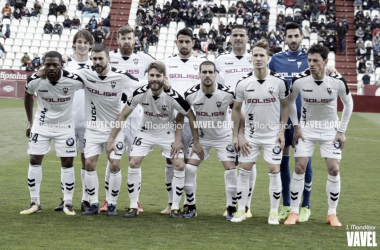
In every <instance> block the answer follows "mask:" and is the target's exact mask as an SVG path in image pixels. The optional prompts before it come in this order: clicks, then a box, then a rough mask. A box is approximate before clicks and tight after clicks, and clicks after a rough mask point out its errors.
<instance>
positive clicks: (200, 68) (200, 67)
mask: <svg viewBox="0 0 380 250" xmlns="http://www.w3.org/2000/svg"><path fill="white" fill-rule="evenodd" d="M207 65H208V66H213V67H214V72H216V67H215V64H214V63H213V62H211V61H204V62H202V63H201V65H199V72H201V71H202V66H207Z"/></svg>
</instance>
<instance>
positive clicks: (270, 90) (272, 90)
mask: <svg viewBox="0 0 380 250" xmlns="http://www.w3.org/2000/svg"><path fill="white" fill-rule="evenodd" d="M273 92H274V88H273V87H269V93H271V94H272V95H273Z"/></svg>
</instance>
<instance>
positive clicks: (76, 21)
mask: <svg viewBox="0 0 380 250" xmlns="http://www.w3.org/2000/svg"><path fill="white" fill-rule="evenodd" d="M79 26H80V20H79V18H78V17H77V16H76V15H75V16H74V18H73V22H72V23H71V28H72V29H79Z"/></svg>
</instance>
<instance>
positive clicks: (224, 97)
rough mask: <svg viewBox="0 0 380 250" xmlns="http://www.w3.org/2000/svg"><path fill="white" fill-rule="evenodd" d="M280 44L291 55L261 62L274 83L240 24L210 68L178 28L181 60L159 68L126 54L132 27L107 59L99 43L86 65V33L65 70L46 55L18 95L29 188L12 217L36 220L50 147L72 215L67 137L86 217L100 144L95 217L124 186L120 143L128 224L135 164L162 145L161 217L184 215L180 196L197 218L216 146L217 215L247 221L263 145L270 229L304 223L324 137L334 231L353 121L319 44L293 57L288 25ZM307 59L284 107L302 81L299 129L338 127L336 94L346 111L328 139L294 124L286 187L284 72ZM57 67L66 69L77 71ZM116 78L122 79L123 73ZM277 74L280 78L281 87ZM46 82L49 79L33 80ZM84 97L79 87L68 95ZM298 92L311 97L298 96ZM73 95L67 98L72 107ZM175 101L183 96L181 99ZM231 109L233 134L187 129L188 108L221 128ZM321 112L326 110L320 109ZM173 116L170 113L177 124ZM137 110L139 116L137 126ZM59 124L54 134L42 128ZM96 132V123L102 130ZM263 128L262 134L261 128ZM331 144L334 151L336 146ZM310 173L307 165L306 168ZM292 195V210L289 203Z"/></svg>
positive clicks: (298, 34)
mask: <svg viewBox="0 0 380 250" xmlns="http://www.w3.org/2000/svg"><path fill="white" fill-rule="evenodd" d="M285 36H286V41H287V43H288V45H289V50H288V51H286V52H283V53H280V54H276V55H275V56H274V57H273V58H272V60H271V61H270V63H269V68H270V69H272V70H275V71H277V72H280V73H281V74H278V73H274V72H273V71H270V70H269V69H268V68H267V63H268V62H269V52H268V48H267V44H266V43H265V42H262V41H260V42H258V43H257V44H255V45H254V46H253V49H252V55H251V54H249V53H247V52H246V51H247V50H246V43H247V41H248V37H247V33H246V30H245V28H244V27H243V26H236V27H235V28H234V29H233V31H232V34H231V43H232V46H233V51H232V52H231V53H230V54H226V55H221V56H219V57H218V58H216V60H215V62H214V63H211V62H209V61H207V60H206V59H204V58H199V57H194V56H193V54H192V47H193V45H194V41H193V36H192V33H191V31H189V30H187V29H183V30H181V31H179V32H178V34H177V41H176V45H177V47H178V52H179V53H178V55H175V56H173V57H171V58H167V59H165V60H164V61H163V63H164V64H162V63H160V62H155V59H154V58H153V57H151V56H150V55H148V54H145V53H132V51H133V44H134V43H133V41H134V35H133V30H132V29H131V28H130V27H122V28H120V29H119V31H118V43H119V50H115V51H113V52H109V51H108V49H107V48H106V47H105V46H103V45H97V46H95V47H93V48H92V61H91V60H89V58H88V51H89V50H91V47H92V45H93V40H92V36H91V35H90V34H88V33H87V32H86V31H79V32H78V33H77V35H76V36H75V37H74V41H73V45H74V46H75V56H74V58H73V59H71V60H69V61H68V62H67V63H66V65H65V70H62V65H61V62H62V57H61V56H60V55H59V53H57V52H49V53H47V55H46V59H45V74H46V75H45V76H42V75H40V76H41V78H40V77H39V76H38V75H37V74H35V75H32V76H31V77H30V78H29V80H28V84H27V86H26V98H25V107H26V112H27V116H28V121H29V125H30V126H29V127H28V129H27V136H28V137H29V147H28V153H29V154H30V164H29V172H28V185H29V189H30V194H31V199H32V202H31V204H30V206H29V207H28V208H27V209H26V210H23V211H22V212H21V214H30V213H34V212H39V211H41V206H40V201H39V188H40V183H41V179H42V171H41V163H42V158H43V155H44V154H46V153H47V152H48V151H49V150H50V146H49V144H50V141H51V139H54V140H55V143H56V149H57V156H58V157H61V159H62V172H61V186H62V191H63V195H64V199H63V202H62V204H61V205H60V206H59V207H58V208H57V209H56V210H63V211H64V212H65V213H66V214H68V215H75V211H74V210H73V206H72V204H73V202H72V197H73V189H74V183H75V177H74V169H73V167H72V165H73V157H74V156H76V140H75V139H73V138H75V137H76V138H77V139H78V141H79V150H80V151H81V153H82V154H81V158H82V172H81V177H82V189H83V190H82V193H83V195H82V210H83V211H84V212H83V214H85V215H91V214H97V213H98V211H99V201H98V189H99V181H98V175H97V173H96V162H97V159H98V155H99V154H101V153H102V150H103V144H104V143H106V142H107V141H108V143H107V154H108V156H109V163H108V166H107V170H106V178H105V188H106V201H105V203H104V204H103V205H102V207H101V208H100V211H102V210H103V211H107V214H108V215H109V216H115V215H117V212H116V201H117V198H118V195H119V190H120V186H121V171H120V158H121V155H122V153H123V150H124V146H125V145H128V146H129V149H128V152H129V156H130V166H129V168H128V191H129V196H130V202H131V204H130V208H129V209H128V211H127V213H126V214H125V217H128V218H132V217H135V216H136V215H137V214H138V213H139V212H141V211H142V208H140V207H139V203H138V196H139V192H140V188H141V169H140V166H141V162H142V160H143V158H144V156H146V155H147V154H148V153H149V151H150V150H151V149H152V147H153V146H154V145H159V146H160V147H161V148H162V155H163V156H165V157H166V158H167V163H166V168H165V182H166V186H167V191H168V196H169V204H168V206H167V207H166V208H165V209H164V210H163V211H161V213H162V214H171V216H172V217H174V218H181V217H182V216H181V214H180V210H179V203H180V200H181V196H182V192H183V190H185V193H186V195H185V201H184V213H185V214H184V215H183V217H188V218H192V217H195V216H196V215H197V213H196V207H195V198H196V197H195V193H196V173H197V167H198V166H199V164H200V163H201V161H202V160H203V159H205V158H207V157H208V153H209V150H210V148H211V147H214V148H215V149H216V150H217V153H218V159H219V160H220V161H221V162H222V164H223V166H224V167H225V184H226V196H227V209H226V213H225V216H226V218H227V219H230V220H231V221H233V222H240V221H243V220H244V219H245V218H246V217H252V215H251V212H250V204H251V197H252V192H253V188H254V183H255V179H256V166H255V164H254V163H255V162H256V160H257V157H258V155H259V153H260V149H261V148H264V159H265V160H266V161H267V162H268V170H269V177H270V187H269V189H270V199H271V210H270V216H269V218H268V223H270V224H278V223H279V222H278V221H279V219H285V218H287V217H288V215H289V214H290V216H289V218H288V220H287V221H286V222H285V224H295V223H296V222H297V221H299V220H301V221H306V220H307V219H308V217H309V215H310V204H309V197H310V190H311V176H312V174H311V173H312V172H311V171H309V172H308V171H307V170H306V169H308V168H310V169H311V165H310V164H309V165H308V161H309V158H310V157H311V156H312V153H313V149H314V145H315V140H321V142H323V143H321V152H322V157H325V158H327V160H326V163H327V166H328V169H329V175H328V182H327V190H328V196H329V212H328V216H329V217H328V221H329V222H330V224H331V225H333V226H339V225H340V223H339V221H338V219H337V217H336V206H337V203H338V198H339V193H340V178H339V171H338V170H339V159H340V157H341V153H340V152H341V148H342V147H341V146H340V145H342V146H344V142H345V138H344V132H345V129H346V126H347V123H348V119H349V117H350V114H351V112H352V99H351V96H350V94H349V92H348V88H347V85H346V84H345V81H344V79H343V78H342V77H341V76H338V75H333V76H331V77H330V76H325V66H326V63H327V54H326V53H328V51H327V52H326V50H325V49H324V48H323V47H319V46H315V47H312V48H311V49H310V50H309V52H308V54H309V59H308V54H307V53H306V52H305V51H303V50H301V49H300V44H301V41H302V39H303V37H302V31H301V29H300V27H299V26H298V25H297V24H288V25H287V27H286V34H285ZM252 61H253V65H254V67H253V65H252ZM286 61H289V63H287V62H286ZM308 61H309V67H310V70H306V71H304V72H303V73H301V74H299V75H297V76H296V77H295V78H294V79H293V85H292V86H293V92H292V94H291V95H290V103H293V102H294V99H295V98H296V97H297V96H298V92H299V91H300V86H299V85H300V83H301V82H302V90H303V92H301V95H302V96H304V95H309V96H307V97H305V98H304V100H303V101H302V108H303V114H304V115H303V116H302V118H301V121H310V120H311V121H314V120H315V121H336V120H337V119H338V118H337V116H336V98H337V95H340V97H341V99H342V101H343V103H344V104H345V109H344V112H343V117H342V124H341V125H340V127H339V128H338V133H337V132H336V129H337V128H335V127H334V128H330V130H329V131H330V133H329V134H328V136H323V137H322V138H319V137H318V136H317V135H319V134H320V132H321V131H314V130H313V131H311V132H310V131H309V130H307V131H308V132H310V134H307V135H308V136H309V137H308V138H307V139H306V140H305V139H304V137H302V133H301V130H300V129H299V126H296V130H295V131H296V133H295V142H298V146H297V150H296V149H295V157H296V168H295V173H294V174H293V181H292V183H291V185H289V184H290V172H289V146H290V145H291V144H292V141H293V135H292V133H291V132H292V129H285V127H286V126H284V125H285V124H287V121H288V115H289V105H288V100H287V99H288V98H287V97H288V95H289V88H288V87H289V85H290V80H291V79H292V76H293V75H295V74H296V73H299V72H301V71H303V70H305V69H307V64H308ZM92 64H93V66H91V65H92ZM113 66H115V67H113ZM284 69H286V70H284ZM66 70H69V71H72V72H74V71H75V74H72V73H69V72H68V71H66ZM121 70H126V71H127V73H126V72H125V71H121ZM146 71H148V84H146V82H144V80H142V79H143V77H144V74H145V72H146ZM247 73H248V74H247ZM40 74H41V73H40ZM281 75H284V76H286V77H287V81H285V79H284V78H283V77H282V76H281ZM243 76H244V77H243ZM45 77H46V78H47V79H42V78H45ZM139 79H140V80H139ZM164 79H168V80H169V83H170V85H171V88H168V87H167V89H165V90H164V87H163V86H164V82H165V80H164ZM199 80H200V81H199ZM314 80H315V81H314ZM199 82H200V84H198V83H199ZM303 82H304V83H303ZM222 83H224V84H222ZM236 83H238V84H237V85H236ZM194 84H197V85H194ZM228 85H230V86H228ZM235 86H236V89H234V88H235ZM306 86H307V87H306ZM169 87H170V86H169ZM82 88H84V89H85V90H79V91H77V92H75V91H76V90H77V89H82ZM305 88H308V89H309V90H308V91H305ZM126 90H127V91H126ZM234 91H235V101H234ZM313 91H314V92H313ZM74 92H75V97H74V101H72V97H73V95H74ZM123 92H125V93H124V94H123ZM34 93H37V94H38V95H37V96H38V97H37V98H38V110H37V112H36V114H35V119H34V122H33V119H32V110H33V94H34ZM182 93H184V96H185V99H184V98H182V96H181V94H182ZM126 96H127V97H129V98H128V101H127V104H126V105H125V107H124V109H123V110H122V112H121V114H120V110H121V109H122V103H120V99H123V101H124V102H126V99H127V98H126ZM83 99H84V101H85V104H83ZM72 103H74V105H73V114H74V119H75V133H74V129H73V128H72V127H73V126H72V124H73V122H74V121H73V118H72V117H73V116H72V114H71V112H70V111H71V105H72ZM242 103H244V104H245V105H246V107H245V108H244V109H243V110H245V111H244V114H245V117H246V119H245V121H244V116H243V115H242V112H241V108H242ZM280 103H281V106H282V109H280ZM139 105H141V106H142V109H141V107H140V106H139ZM232 105H233V111H232V121H233V122H234V125H235V126H234V129H233V133H232V130H231V129H228V128H222V127H220V126H219V127H218V126H212V127H204V128H200V129H199V130H197V129H196V128H195V127H194V121H195V116H194V113H193V111H192V110H191V109H190V106H192V107H193V109H194V111H195V114H196V117H197V120H198V121H213V122H215V123H217V122H221V121H228V120H229V113H231V109H229V106H231V107H232ZM321 107H324V108H325V109H326V110H325V111H324V112H321V111H320V108H321ZM83 109H84V110H83ZM296 109H298V112H297V110H296ZM300 109H301V105H300V104H297V108H296V104H294V105H291V109H290V110H291V111H292V112H291V118H292V120H293V123H294V124H297V125H298V119H299V117H300ZM174 110H176V111H178V115H177V116H175V114H174ZM141 112H143V117H142V119H141V118H140V116H141V114H140V113H141ZM280 113H281V114H280ZM297 113H298V118H297ZM83 114H85V115H83ZM119 114H120V115H119ZM280 115H281V116H280ZM183 116H186V120H185V121H184V126H180V125H181V124H183ZM84 117H85V120H86V121H87V122H91V121H92V123H91V124H90V123H87V124H85V120H84V119H83V118H84ZM280 117H281V123H280ZM187 118H188V119H187ZM117 119H118V120H119V121H120V122H121V121H125V120H126V124H127V125H126V126H124V133H122V132H119V131H120V127H119V126H117V127H116V128H114V129H111V127H109V126H108V124H109V123H110V122H113V121H116V120H117ZM174 119H176V124H177V125H176V130H174V128H173V127H167V126H165V124H170V123H172V122H173V121H174ZM140 120H141V121H140ZM102 122H103V123H102ZM57 124H59V125H60V126H51V125H57ZM100 124H101V125H103V126H99V125H100ZM105 124H106V126H105V127H104V125H105ZM218 124H222V123H218ZM223 124H225V123H223ZM32 125H33V126H32ZM86 125H87V126H86ZM139 125H140V126H139ZM152 125H156V126H152ZM260 125H264V128H262V126H260ZM268 125H269V126H268ZM280 125H281V126H280ZM86 127H87V128H86ZM214 127H218V128H214ZM324 129H326V128H324ZM111 131H112V132H111ZM305 131H306V130H305ZM325 131H326V130H324V132H325ZM198 132H199V133H200V135H198ZM289 132H290V133H289ZM335 134H336V136H335ZM304 135H305V133H304ZM74 136H75V137H74ZM123 137H124V138H123ZM157 138H159V139H157ZM298 138H301V139H302V140H298ZM305 138H306V136H305ZM336 141H338V142H337V143H335V142H336ZM231 142H232V145H231ZM333 142H334V143H335V144H333ZM301 144H302V148H300V145H301ZM334 146H335V147H334ZM284 147H285V149H284ZM182 149H184V151H183V150H182ZM283 149H284V150H283ZM238 151H240V152H241V154H240V156H239V162H240V171H239V177H238V176H237V170H236V167H237V166H235V165H237V163H235V159H236V153H235V152H238ZM282 156H283V157H282ZM184 158H186V161H184ZM307 165H308V166H310V167H308V168H306V166H307ZM280 169H281V171H280ZM305 170H306V175H305ZM280 173H281V174H280ZM283 173H285V174H283ZM305 178H306V180H305ZM308 178H309V180H308ZM281 185H282V186H281ZM289 186H290V188H289ZM304 186H305V190H306V192H305V191H304ZM281 190H282V192H283V204H284V206H283V207H282V209H281V210H280V212H279V215H280V218H279V216H278V207H279V203H280V196H281ZM290 190H291V191H292V192H291V194H292V202H290ZM301 192H304V203H303V206H302V207H303V209H301V212H303V213H300V211H299V208H298V207H299V203H300V197H301ZM330 198H331V199H330ZM89 201H91V205H90V203H89ZM305 201H306V204H305ZM236 203H238V208H239V210H238V211H236ZM290 203H291V204H290ZM290 205H291V209H290ZM305 211H306V212H305Z"/></svg>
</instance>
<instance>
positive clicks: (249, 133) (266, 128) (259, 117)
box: [235, 71, 289, 138]
mask: <svg viewBox="0 0 380 250" xmlns="http://www.w3.org/2000/svg"><path fill="white" fill-rule="evenodd" d="M288 95H289V89H288V85H287V84H286V81H285V78H283V77H282V76H281V75H279V74H277V73H275V72H273V71H269V72H268V75H267V76H266V77H265V79H264V80H258V79H257V77H256V76H255V74H254V72H251V73H249V74H248V75H246V76H245V77H243V79H242V80H240V81H239V82H238V83H237V85H236V90H235V101H237V102H244V104H245V129H244V132H245V137H246V138H256V137H261V138H264V137H265V138H271V137H273V136H276V135H277V134H278V132H280V128H281V122H280V106H281V102H280V99H285V98H287V97H288Z"/></svg>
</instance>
